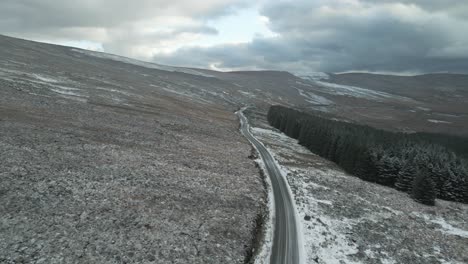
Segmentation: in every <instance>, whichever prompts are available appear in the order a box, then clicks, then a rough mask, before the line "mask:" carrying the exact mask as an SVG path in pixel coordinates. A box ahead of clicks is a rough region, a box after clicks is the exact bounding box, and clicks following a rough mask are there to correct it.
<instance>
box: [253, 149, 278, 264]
mask: <svg viewBox="0 0 468 264" xmlns="http://www.w3.org/2000/svg"><path fill="white" fill-rule="evenodd" d="M255 162H256V163H257V164H258V166H259V167H260V169H261V170H262V172H263V175H265V177H264V179H265V185H266V190H267V193H268V216H267V217H265V219H263V220H264V221H263V230H262V232H263V234H262V240H261V241H260V242H261V243H260V248H258V249H256V250H257V252H254V261H253V262H254V264H267V263H270V255H271V249H272V245H273V223H274V217H275V200H274V198H273V189H272V187H271V181H270V178H269V177H268V176H267V170H266V167H265V163H264V162H263V160H262V159H261V158H257V159H256V160H255Z"/></svg>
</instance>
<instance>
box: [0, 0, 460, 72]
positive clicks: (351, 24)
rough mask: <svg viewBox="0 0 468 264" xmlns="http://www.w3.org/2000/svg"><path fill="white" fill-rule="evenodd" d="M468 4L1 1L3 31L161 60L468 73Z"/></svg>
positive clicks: (425, 0) (435, 0)
mask: <svg viewBox="0 0 468 264" xmlns="http://www.w3.org/2000/svg"><path fill="white" fill-rule="evenodd" d="M467 29H468V1H467V0H400V1H394V0H379V1H373V0H307V1H305V0H304V1H302V0H294V1H292V0H289V1H288V0H285V1H282V0H260V1H252V0H250V1H247V0H203V1H193V0H133V1H127V0H80V1H75V0H40V1H39V0H1V1H0V33H1V34H5V35H10V36H16V37H22V38H27V39H33V40H38V41H45V42H50V43H58V44H63V45H68V46H76V47H81V48H86V49H93V50H100V51H105V52H109V53H114V54H119V55H123V56H128V57H133V58H138V59H142V60H146V61H154V62H157V63H162V64H170V65H179V66H192V67H202V68H211V69H218V70H239V69H244V70H255V69H277V70H287V71H290V72H295V73H304V74H307V73H308V72H315V71H325V72H345V71H370V72H392V73H403V74H405V73H410V74H411V73H426V72H461V73H468V33H467Z"/></svg>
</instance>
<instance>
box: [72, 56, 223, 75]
mask: <svg viewBox="0 0 468 264" xmlns="http://www.w3.org/2000/svg"><path fill="white" fill-rule="evenodd" d="M72 51H74V52H77V53H81V54H85V55H88V56H93V57H97V58H101V59H109V60H114V61H119V62H124V63H127V64H133V65H137V66H140V67H145V68H149V69H156V70H161V71H169V72H181V73H187V74H191V75H198V76H203V77H210V78H214V76H213V75H209V74H205V73H203V72H200V71H197V70H192V69H187V68H179V67H171V66H164V65H160V64H156V63H150V62H144V61H139V60H135V59H130V58H126V57H122V56H118V55H114V54H108V53H103V52H97V51H90V50H80V49H72Z"/></svg>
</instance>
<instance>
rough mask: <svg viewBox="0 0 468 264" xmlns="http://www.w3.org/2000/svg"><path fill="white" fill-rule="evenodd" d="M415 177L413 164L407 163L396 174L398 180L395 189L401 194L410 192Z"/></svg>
mask: <svg viewBox="0 0 468 264" xmlns="http://www.w3.org/2000/svg"><path fill="white" fill-rule="evenodd" d="M415 176H416V167H415V166H414V165H413V164H409V163H407V164H406V165H404V166H403V168H402V169H401V170H400V171H399V172H398V179H397V181H396V183H395V188H396V189H397V190H399V191H402V192H409V191H411V189H412V187H413V181H414V178H415Z"/></svg>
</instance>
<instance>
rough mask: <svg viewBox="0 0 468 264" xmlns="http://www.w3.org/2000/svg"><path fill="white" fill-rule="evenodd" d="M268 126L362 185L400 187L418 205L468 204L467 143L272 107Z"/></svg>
mask: <svg viewBox="0 0 468 264" xmlns="http://www.w3.org/2000/svg"><path fill="white" fill-rule="evenodd" d="M267 118H268V122H269V123H270V124H271V125H272V126H273V127H275V128H277V129H279V130H280V131H282V132H284V133H285V134H286V135H288V136H289V137H292V138H295V139H297V140H298V141H299V144H301V145H303V146H305V147H306V148H308V149H309V150H311V151H312V152H314V153H315V154H317V155H319V156H321V157H324V158H326V159H328V160H331V161H333V162H335V163H336V164H338V165H339V166H340V167H341V168H343V169H344V170H345V171H346V172H348V173H350V174H352V175H355V176H357V177H359V178H361V179H363V180H366V181H370V182H375V183H378V184H382V185H385V186H389V187H393V188H396V189H397V190H400V191H402V192H406V193H408V194H409V195H410V196H411V197H412V198H413V199H414V200H415V201H418V202H420V203H423V204H426V205H434V204H435V198H439V199H444V200H449V201H456V202H462V203H468V165H467V160H466V157H467V151H468V140H467V139H466V138H463V137H455V136H449V135H443V134H431V133H412V134H408V133H396V132H390V131H384V130H379V129H375V128H372V127H369V126H363V125H357V124H353V123H348V122H342V121H335V120H329V119H325V118H322V117H318V116H315V115H312V114H308V113H304V112H300V111H297V110H294V109H290V108H287V107H283V106H272V107H271V108H270V109H269V111H268V117H267Z"/></svg>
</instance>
